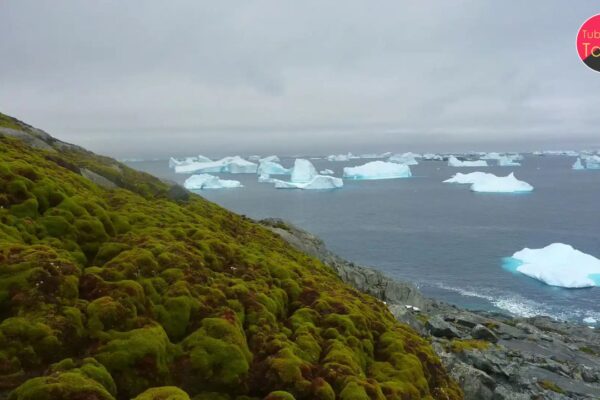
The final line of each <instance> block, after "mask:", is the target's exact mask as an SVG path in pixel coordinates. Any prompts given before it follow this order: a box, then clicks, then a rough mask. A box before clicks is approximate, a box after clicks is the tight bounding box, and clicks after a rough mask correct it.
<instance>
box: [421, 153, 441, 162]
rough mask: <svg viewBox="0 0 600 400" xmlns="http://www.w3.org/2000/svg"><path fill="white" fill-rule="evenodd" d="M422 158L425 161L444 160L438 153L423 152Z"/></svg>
mask: <svg viewBox="0 0 600 400" xmlns="http://www.w3.org/2000/svg"><path fill="white" fill-rule="evenodd" d="M422 159H423V160H427V161H444V156H442V155H440V154H433V153H425V154H423V157H422Z"/></svg>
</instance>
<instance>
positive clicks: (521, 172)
mask: <svg viewBox="0 0 600 400" xmlns="http://www.w3.org/2000/svg"><path fill="white" fill-rule="evenodd" d="M312 161H313V163H314V164H315V166H316V168H317V169H318V170H321V169H324V168H329V169H332V170H333V171H335V175H336V176H341V173H342V168H343V167H344V166H350V165H359V164H362V163H365V162H367V161H369V160H352V161H350V162H329V161H326V160H312ZM573 162H574V158H573V157H563V156H546V157H536V156H526V158H525V160H524V161H523V162H522V166H521V167H489V168H452V167H448V166H447V165H446V163H445V162H436V161H423V162H421V163H420V164H419V165H416V166H411V169H412V173H413V177H412V178H408V179H393V180H379V181H344V188H342V189H339V190H331V191H301V190H279V189H275V188H274V187H273V185H272V184H268V183H258V182H257V177H256V175H251V174H237V175H229V174H223V175H222V177H227V178H228V179H237V180H240V181H241V182H242V184H243V185H244V188H240V189H225V190H212V191H209V190H204V191H201V192H199V193H200V194H201V195H202V196H204V197H205V198H207V199H208V200H211V201H214V202H216V203H218V204H220V205H222V206H224V207H226V208H228V209H230V210H233V211H235V212H237V213H240V214H245V215H247V216H249V217H252V218H256V219H260V218H266V217H280V218H284V219H286V220H289V221H291V222H292V223H294V224H296V225H298V226H299V227H302V228H304V229H307V230H309V231H311V232H313V233H315V234H317V235H318V236H320V237H321V238H322V239H323V240H324V241H325V242H326V244H327V246H328V247H329V248H330V249H331V250H333V251H334V252H336V253H338V254H340V255H341V256H343V257H345V258H347V259H349V260H351V261H354V262H357V263H360V264H363V265H369V266H373V267H375V268H377V269H379V270H381V271H383V272H384V273H386V274H387V275H389V276H391V277H394V278H398V279H402V280H408V281H411V282H413V283H415V284H416V285H417V286H418V287H419V288H420V289H421V290H422V291H423V292H424V293H425V294H426V295H428V296H431V297H434V298H437V299H440V300H443V301H446V302H449V303H452V304H456V305H459V306H462V307H467V308H470V309H484V310H494V311H503V312H510V313H514V314H517V315H522V316H532V315H538V314H541V315H550V316H553V317H555V318H559V319H563V320H570V321H578V322H581V321H582V319H583V318H586V317H593V318H596V319H598V320H600V288H588V289H564V288H558V287H551V286H547V285H545V284H543V283H541V282H538V281H536V280H534V279H531V278H528V277H526V276H524V275H521V274H518V273H515V272H511V271H510V269H507V268H503V267H502V262H503V258H504V257H509V256H511V255H512V254H513V253H514V252H516V251H518V250H521V249H522V248H524V247H530V248H539V247H544V246H546V245H548V244H551V243H554V242H563V243H567V244H571V245H572V246H574V247H575V248H577V249H579V250H581V251H583V252H586V253H588V254H591V255H594V256H596V257H599V258H600V171H592V170H586V171H574V170H572V169H571V165H572V164H573ZM282 164H284V166H291V165H292V164H293V159H285V158H283V159H282ZM129 165H130V166H132V167H134V168H136V169H139V170H143V171H147V172H150V173H152V174H154V175H156V176H159V177H161V178H167V179H170V180H173V181H177V182H179V183H183V181H184V180H185V179H186V178H187V176H188V175H180V174H175V173H174V172H173V171H172V170H170V169H169V168H168V162H167V161H166V160H162V161H149V162H145V161H144V162H133V163H129ZM477 170H482V171H486V172H492V173H494V174H497V175H500V174H502V175H506V174H508V173H510V172H515V175H516V176H517V178H519V179H521V180H525V181H527V182H529V183H530V184H532V185H533V186H534V187H535V190H534V192H532V193H528V194H483V193H473V192H471V191H470V190H469V186H468V185H457V184H447V183H442V181H443V180H445V179H447V178H449V177H451V176H452V175H453V174H455V173H456V172H473V171H477ZM283 179H285V178H283Z"/></svg>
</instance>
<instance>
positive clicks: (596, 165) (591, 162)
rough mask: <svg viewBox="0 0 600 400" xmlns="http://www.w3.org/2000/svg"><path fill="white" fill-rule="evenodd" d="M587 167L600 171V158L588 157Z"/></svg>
mask: <svg viewBox="0 0 600 400" xmlns="http://www.w3.org/2000/svg"><path fill="white" fill-rule="evenodd" d="M585 167H586V168H587V169H600V157H599V156H588V157H586V158H585Z"/></svg>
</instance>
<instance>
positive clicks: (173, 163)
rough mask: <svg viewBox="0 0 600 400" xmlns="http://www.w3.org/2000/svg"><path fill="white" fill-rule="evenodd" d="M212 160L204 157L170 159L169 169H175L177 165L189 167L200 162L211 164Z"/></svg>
mask: <svg viewBox="0 0 600 400" xmlns="http://www.w3.org/2000/svg"><path fill="white" fill-rule="evenodd" d="M211 161H212V160H211V159H210V158H208V157H204V156H196V157H186V158H184V159H183V160H179V159H177V158H173V157H171V158H169V168H175V167H176V166H177V165H189V164H193V163H198V162H211Z"/></svg>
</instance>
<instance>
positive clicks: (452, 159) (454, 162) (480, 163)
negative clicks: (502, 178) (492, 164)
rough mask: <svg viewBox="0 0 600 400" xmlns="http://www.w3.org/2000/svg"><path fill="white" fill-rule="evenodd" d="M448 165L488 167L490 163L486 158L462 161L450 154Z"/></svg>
mask: <svg viewBox="0 0 600 400" xmlns="http://www.w3.org/2000/svg"><path fill="white" fill-rule="evenodd" d="M448 166H450V167H487V166H488V164H487V162H486V161H484V160H476V161H461V160H459V159H458V158H456V157H454V156H450V158H448Z"/></svg>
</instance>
